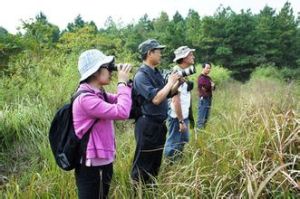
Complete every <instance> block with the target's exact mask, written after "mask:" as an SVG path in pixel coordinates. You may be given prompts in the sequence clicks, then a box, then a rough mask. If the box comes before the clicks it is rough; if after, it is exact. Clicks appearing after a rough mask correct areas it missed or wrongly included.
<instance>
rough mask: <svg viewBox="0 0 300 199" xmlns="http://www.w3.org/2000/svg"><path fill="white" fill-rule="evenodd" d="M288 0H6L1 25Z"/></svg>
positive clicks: (295, 3) (295, 0)
mask: <svg viewBox="0 0 300 199" xmlns="http://www.w3.org/2000/svg"><path fill="white" fill-rule="evenodd" d="M285 2H286V0H269V1H268V0H246V1H245V0H147V1H146V0H107V1H104V0H68V1H66V0H2V2H1V4H0V5H1V6H0V26H2V27H4V28H5V29H6V30H8V31H9V32H11V33H16V32H17V27H20V26H21V25H22V22H21V20H25V21H26V20H29V19H30V18H34V17H35V16H36V15H37V14H38V13H39V12H43V13H44V14H45V15H46V16H47V18H48V21H49V22H50V23H53V24H55V25H58V26H59V28H60V29H61V30H62V29H65V28H66V26H67V24H68V23H69V22H73V21H74V19H75V17H76V16H78V15H79V14H80V15H81V17H82V18H83V20H84V21H91V20H93V21H94V22H95V23H96V25H97V26H98V28H100V27H104V24H105V21H106V20H107V18H108V17H109V16H111V17H112V18H113V20H114V21H115V22H123V25H126V24H128V23H134V22H137V21H138V20H139V18H141V17H142V16H144V14H148V16H149V18H150V19H153V18H156V17H159V15H160V13H161V12H162V11H164V12H167V13H168V15H169V17H170V18H171V17H172V16H173V15H174V14H175V12H176V11H178V12H179V13H180V14H181V15H182V16H183V17H186V15H187V13H188V11H189V9H193V10H195V11H197V12H198V13H199V15H200V16H209V15H213V14H214V13H215V11H216V9H217V8H218V7H219V6H220V5H223V6H224V7H227V6H230V7H231V9H232V10H233V11H235V12H239V11H240V10H241V9H245V10H246V9H251V11H252V12H253V13H259V11H260V10H261V9H263V7H264V6H265V5H268V6H270V7H272V8H273V9H276V11H277V12H278V11H279V10H280V9H281V8H282V7H283V5H284V3H285ZM289 2H290V3H291V4H292V7H293V10H294V13H295V16H297V13H298V12H300V0H289Z"/></svg>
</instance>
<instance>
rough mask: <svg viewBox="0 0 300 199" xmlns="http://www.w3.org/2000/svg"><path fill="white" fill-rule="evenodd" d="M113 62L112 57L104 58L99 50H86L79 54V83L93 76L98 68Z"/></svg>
mask: <svg viewBox="0 0 300 199" xmlns="http://www.w3.org/2000/svg"><path fill="white" fill-rule="evenodd" d="M112 61H114V56H106V55H104V54H103V53H102V52H101V51H100V50H97V49H91V50H86V51H84V52H83V53H81V54H80V56H79V60H78V71H79V73H80V81H83V80H85V79H86V78H88V77H89V76H91V75H92V74H94V73H95V72H96V71H97V70H98V69H99V68H100V66H102V65H103V64H108V63H110V62H112Z"/></svg>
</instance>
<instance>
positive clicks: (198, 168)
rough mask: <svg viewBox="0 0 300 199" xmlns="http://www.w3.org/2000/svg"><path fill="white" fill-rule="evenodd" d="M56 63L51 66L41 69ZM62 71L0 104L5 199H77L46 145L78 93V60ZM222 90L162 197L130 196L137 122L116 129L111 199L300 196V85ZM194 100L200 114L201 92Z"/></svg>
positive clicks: (161, 184) (167, 172)
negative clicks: (63, 108)
mask: <svg viewBox="0 0 300 199" xmlns="http://www.w3.org/2000/svg"><path fill="white" fill-rule="evenodd" d="M55 56H56V55H55ZM47 59H48V61H47ZM51 60H52V59H51V58H45V59H44V60H43V62H42V63H43V64H41V65H40V66H43V65H48V64H49V62H51ZM59 60H60V61H59ZM70 60H73V61H71V62H68V61H70ZM58 63H60V64H58V65H57V66H56V67H57V68H60V67H62V66H63V65H66V67H62V71H63V72H62V73H61V74H57V75H50V76H48V78H46V75H45V76H43V75H42V74H41V73H40V72H39V73H38V74H39V75H41V76H39V77H40V78H37V79H35V78H34V77H32V78H31V79H28V80H27V81H29V83H28V85H26V84H25V85H24V86H22V87H20V91H19V94H20V95H19V97H18V99H12V98H10V99H12V100H11V102H10V103H5V104H1V107H2V110H1V111H2V114H1V115H0V129H1V131H0V140H1V143H2V147H1V154H0V160H1V162H0V171H1V175H0V177H1V176H2V177H3V176H6V177H7V178H8V180H2V181H0V196H1V197H3V198H9V199H10V198H76V187H75V182H74V176H73V172H63V171H61V170H60V169H59V168H58V167H57V166H56V164H55V162H54V159H53V157H52V154H51V151H50V147H49V143H48V139H47V132H48V128H49V125H50V121H51V118H52V116H53V113H54V111H55V110H56V108H57V107H58V106H60V105H61V104H63V103H64V102H65V101H67V100H68V98H69V95H70V94H71V93H72V91H73V90H74V88H75V87H76V78H77V77H74V74H73V73H74V70H73V69H71V68H72V67H74V66H76V64H75V59H74V57H72V56H71V57H70V58H68V60H67V61H66V60H64V58H63V57H61V58H58ZM66 63H68V64H66ZM73 64H74V65H73ZM71 66H72V67H71ZM59 71H61V70H59ZM219 76H220V78H221V77H222V75H219ZM195 80H196V78H195ZM33 82H36V84H35V85H40V86H41V90H40V91H41V92H42V94H39V92H37V94H36V95H34V96H31V95H27V94H29V93H30V91H31V87H30V85H31V84H32V83H33ZM61 85H64V87H63V88H64V89H61V87H62V86H61ZM10 87H11V88H14V87H13V86H12V85H10ZM113 87H114V86H112V87H110V88H108V89H109V90H111V89H112V88H113ZM217 88H218V89H217V90H216V91H215V93H214V99H213V106H212V112H211V117H210V120H209V122H208V125H207V127H206V129H205V130H202V131H200V132H196V133H195V131H194V130H193V129H191V140H190V143H189V144H187V145H186V147H185V150H184V155H183V157H182V158H181V159H180V160H178V162H176V164H172V165H171V164H169V162H168V161H167V160H165V159H163V163H162V167H161V170H160V174H159V176H158V179H157V185H158V187H157V188H156V189H145V190H142V189H144V188H143V187H140V190H138V191H137V192H136V193H135V194H134V192H133V191H132V188H131V185H130V169H131V163H132V158H133V154H134V149H135V141H134V135H133V129H134V126H133V124H132V121H125V122H124V121H120V122H117V123H116V125H115V126H116V129H117V130H116V131H117V159H116V162H115V165H114V176H113V180H112V186H111V190H110V195H111V198H133V197H136V198H222V197H224V198H298V197H299V196H300V195H299V191H300V156H299V154H300V117H299V106H300V103H299V102H300V93H299V89H300V85H296V84H293V83H291V84H286V83H282V82H278V81H273V80H258V79H256V80H251V81H249V82H248V83H246V84H240V83H238V82H233V81H225V80H224V81H223V80H220V81H219V82H218V84H217ZM2 91H3V89H2ZM8 92H9V91H8ZM53 96H55V97H53ZM5 97H6V98H7V99H8V98H9V96H8V95H7V96H5ZM193 99H194V104H193V106H194V113H195V114H196V112H197V111H196V108H197V107H196V105H197V103H196V101H197V94H196V89H195V90H194V93H193ZM3 179H4V178H3Z"/></svg>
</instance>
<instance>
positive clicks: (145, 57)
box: [142, 48, 158, 61]
mask: <svg viewBox="0 0 300 199" xmlns="http://www.w3.org/2000/svg"><path fill="white" fill-rule="evenodd" d="M157 49H158V48H153V49H151V50H149V51H147V52H146V53H145V54H143V55H142V60H143V61H144V60H146V59H147V56H148V52H154V51H155V50H157Z"/></svg>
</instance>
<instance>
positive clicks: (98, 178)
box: [75, 163, 113, 199]
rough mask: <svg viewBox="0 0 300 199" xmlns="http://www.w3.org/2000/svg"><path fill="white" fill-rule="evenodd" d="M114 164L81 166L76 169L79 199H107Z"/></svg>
mask: <svg viewBox="0 0 300 199" xmlns="http://www.w3.org/2000/svg"><path fill="white" fill-rule="evenodd" d="M112 175H113V164H112V163H111V164H108V165H104V166H96V167H86V166H85V165H80V166H78V167H77V168H75V179H76V185H77V188H78V198H79V199H102V198H107V196H108V191H109V186H110V182H111V178H112Z"/></svg>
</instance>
